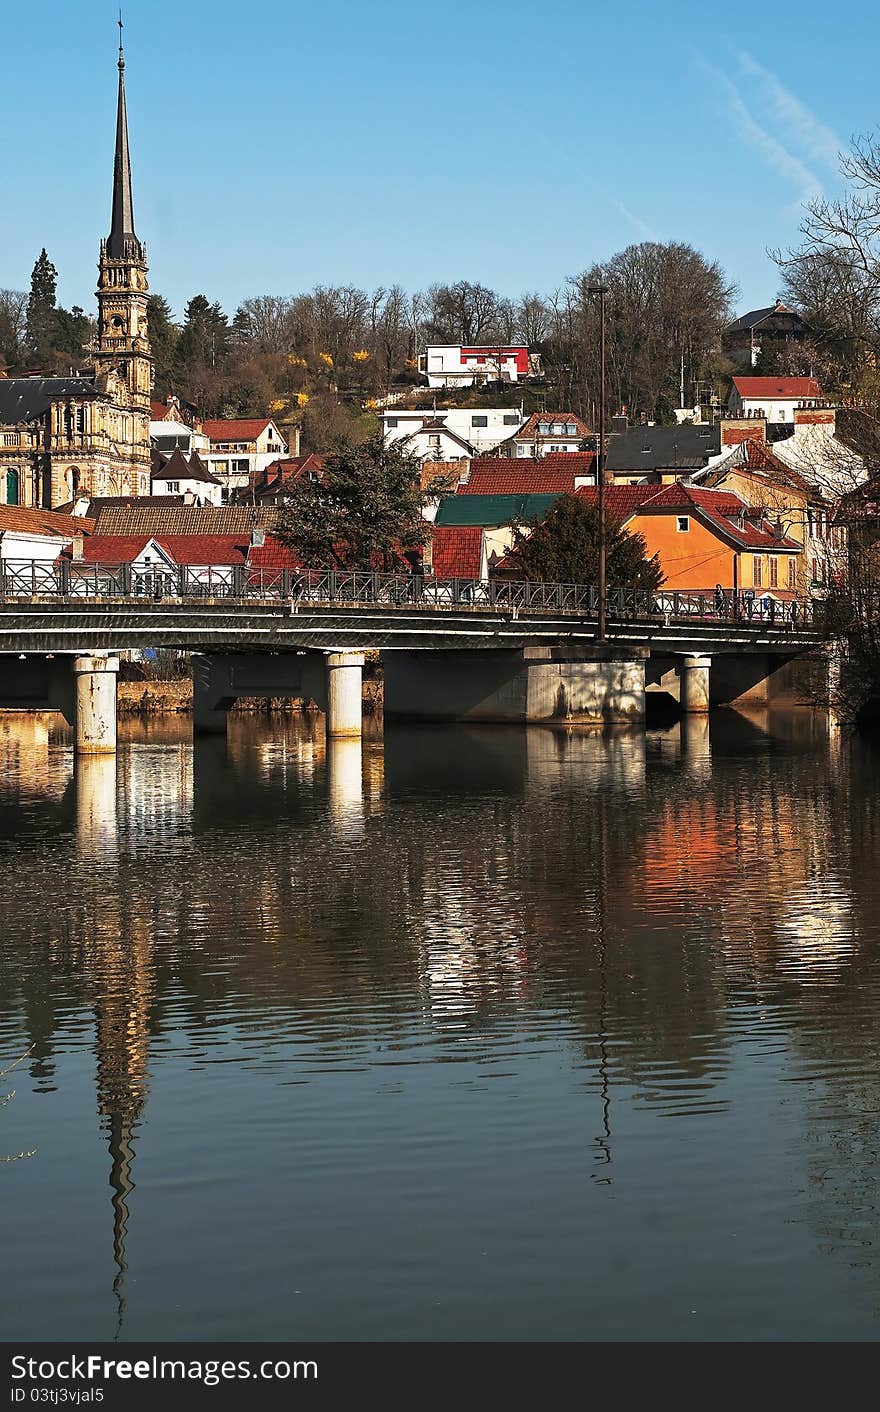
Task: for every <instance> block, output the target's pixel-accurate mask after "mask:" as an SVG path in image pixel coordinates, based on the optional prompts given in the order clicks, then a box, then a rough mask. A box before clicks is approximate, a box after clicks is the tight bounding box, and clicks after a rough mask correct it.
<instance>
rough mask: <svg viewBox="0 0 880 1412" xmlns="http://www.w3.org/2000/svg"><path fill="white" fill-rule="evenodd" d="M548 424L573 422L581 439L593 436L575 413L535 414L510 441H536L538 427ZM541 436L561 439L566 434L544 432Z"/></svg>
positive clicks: (555, 424) (556, 424) (576, 433)
mask: <svg viewBox="0 0 880 1412" xmlns="http://www.w3.org/2000/svg"><path fill="white" fill-rule="evenodd" d="M547 422H549V424H550V425H551V426H559V425H560V424H561V425H563V426H564V425H565V424H566V423H567V422H572V423H573V424H574V427H575V435H576V436H577V437H578V438H579V439H580V438H581V437H584V436H591V435H592V432H591V430H590V428H589V427H588V426H587V424H586V422H583V421H581V419H580V417H576V416H575V414H574V412H533V413H532V415H531V416H530V417H529V419H528V421H527V422H524V423H523V425H522V426H521V427H520V429H519V431H517V432H514V434H513V436H511V437H509V438H508V439H509V440H510V441H534V439H535V437H536V435H537V428H538V426H539V425H541V426H543V425H544V424H545V423H547ZM541 435H542V437H543V438H544V439H545V440H546V439H547V438H548V437H551V438H552V437H553V436H556V437H559V436H560V435H565V433H560V432H549V433H547V432H542V433H541Z"/></svg>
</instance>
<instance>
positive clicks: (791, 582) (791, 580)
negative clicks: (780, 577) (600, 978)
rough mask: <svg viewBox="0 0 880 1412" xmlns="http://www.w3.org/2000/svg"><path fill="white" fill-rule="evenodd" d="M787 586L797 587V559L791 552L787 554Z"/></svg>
mask: <svg viewBox="0 0 880 1412" xmlns="http://www.w3.org/2000/svg"><path fill="white" fill-rule="evenodd" d="M788 586H789V588H797V560H796V559H795V557H794V555H793V554H792V555H790V556H789V560H788Z"/></svg>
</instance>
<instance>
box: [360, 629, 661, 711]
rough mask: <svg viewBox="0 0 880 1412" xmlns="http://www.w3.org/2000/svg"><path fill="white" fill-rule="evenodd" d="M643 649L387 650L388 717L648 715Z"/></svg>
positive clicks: (645, 652) (386, 693)
mask: <svg viewBox="0 0 880 1412" xmlns="http://www.w3.org/2000/svg"><path fill="white" fill-rule="evenodd" d="M646 656H647V651H646V649H643V648H637V647H636V648H626V649H624V650H615V649H612V648H605V647H581V648H579V647H525V648H493V649H489V650H460V651H440V652H429V651H426V652H409V651H393V652H386V653H385V654H384V656H383V662H384V668H385V708H384V709H385V715H386V716H387V717H396V718H397V719H403V720H416V721H418V720H425V721H432V720H433V721H499V722H504V721H515V722H523V723H525V722H539V721H547V722H550V721H581V722H583V723H585V724H591V725H610V724H627V723H635V722H639V721H642V720H644V715H645V657H646Z"/></svg>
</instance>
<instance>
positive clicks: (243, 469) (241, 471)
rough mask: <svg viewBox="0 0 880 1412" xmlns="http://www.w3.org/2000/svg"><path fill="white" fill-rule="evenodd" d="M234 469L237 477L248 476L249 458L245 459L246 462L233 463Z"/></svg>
mask: <svg viewBox="0 0 880 1412" xmlns="http://www.w3.org/2000/svg"><path fill="white" fill-rule="evenodd" d="M232 469H233V471H234V472H235V473H236V475H240V476H246V475H247V473H248V463H247V458H245V460H243V461H233V463H232Z"/></svg>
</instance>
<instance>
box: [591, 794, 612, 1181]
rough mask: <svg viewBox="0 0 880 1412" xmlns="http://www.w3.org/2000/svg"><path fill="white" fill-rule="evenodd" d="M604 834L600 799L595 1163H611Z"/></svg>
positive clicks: (603, 1178) (596, 1177)
mask: <svg viewBox="0 0 880 1412" xmlns="http://www.w3.org/2000/svg"><path fill="white" fill-rule="evenodd" d="M606 842H607V840H606V837H605V808H604V801H600V813H599V836H598V846H597V853H596V938H597V942H598V947H597V950H598V958H599V1097H600V1100H601V1103H602V1132H601V1133H600V1134H599V1135H598V1136H597V1137H595V1138H594V1139H593V1141H594V1143H595V1146H596V1157H595V1160H596V1162H597V1163H601V1164H602V1165H603V1166H609V1167H610V1165H611V1163H612V1161H613V1160H614V1159H613V1157H612V1155H611V1074H610V1070H609V1064H608V936H607V930H606V924H607V918H608V878H607V848H606ZM591 1175H592V1178H593V1181H594V1182H596V1183H598V1184H599V1185H600V1186H610V1185H611V1183H612V1181H613V1180H614V1178H613V1177H612V1176H611V1175H610V1174H608V1175H602V1176H600V1175H599V1174H598V1173H596V1172H593V1173H591Z"/></svg>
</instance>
